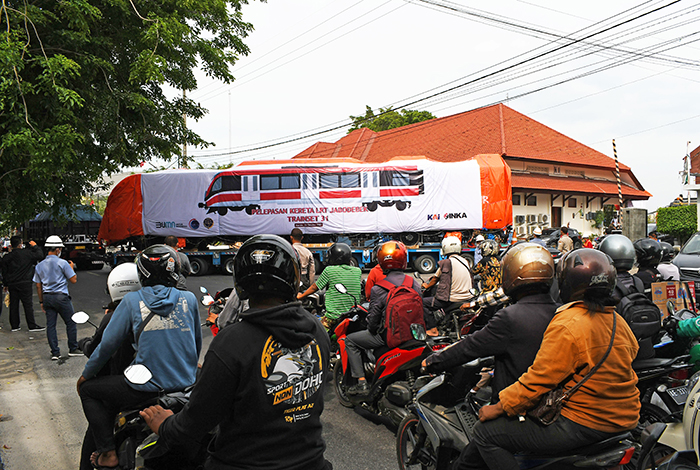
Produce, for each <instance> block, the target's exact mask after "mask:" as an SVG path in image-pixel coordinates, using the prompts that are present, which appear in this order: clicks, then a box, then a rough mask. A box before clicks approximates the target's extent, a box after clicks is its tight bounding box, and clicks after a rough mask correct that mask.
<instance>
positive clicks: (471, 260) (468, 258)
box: [460, 253, 474, 269]
mask: <svg viewBox="0 0 700 470" xmlns="http://www.w3.org/2000/svg"><path fill="white" fill-rule="evenodd" d="M460 256H461V257H462V258H464V259H465V260H466V261H467V265H468V266H469V269H472V268H473V267H474V255H473V254H471V253H462V254H461V255H460Z"/></svg>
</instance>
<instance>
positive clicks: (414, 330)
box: [411, 323, 428, 341]
mask: <svg viewBox="0 0 700 470" xmlns="http://www.w3.org/2000/svg"><path fill="white" fill-rule="evenodd" d="M411 334H412V335H413V338H414V339H417V340H418V341H425V340H426V339H428V335H427V333H426V332H425V327H424V326H423V325H421V324H420V323H411Z"/></svg>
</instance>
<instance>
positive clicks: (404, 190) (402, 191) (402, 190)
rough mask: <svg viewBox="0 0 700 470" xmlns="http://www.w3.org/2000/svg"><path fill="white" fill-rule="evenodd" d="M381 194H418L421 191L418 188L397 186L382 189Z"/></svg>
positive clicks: (384, 195) (385, 195)
mask: <svg viewBox="0 0 700 470" xmlns="http://www.w3.org/2000/svg"><path fill="white" fill-rule="evenodd" d="M379 195H380V196H383V197H387V196H418V195H420V192H419V190H418V188H396V189H380V190H379Z"/></svg>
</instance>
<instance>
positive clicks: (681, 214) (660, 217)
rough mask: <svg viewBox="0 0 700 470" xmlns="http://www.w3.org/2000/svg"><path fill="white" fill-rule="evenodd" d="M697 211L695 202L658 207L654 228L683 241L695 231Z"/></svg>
mask: <svg viewBox="0 0 700 470" xmlns="http://www.w3.org/2000/svg"><path fill="white" fill-rule="evenodd" d="M697 227H698V213H697V207H696V206H695V204H692V205H688V206H677V207H660V208H659V210H658V211H657V212H656V230H657V231H658V232H661V233H667V234H669V235H673V236H674V237H676V238H678V239H680V240H681V241H682V242H683V243H685V241H686V240H687V239H688V238H690V236H691V235H692V234H694V233H695V232H696V231H697V229H698V228H697Z"/></svg>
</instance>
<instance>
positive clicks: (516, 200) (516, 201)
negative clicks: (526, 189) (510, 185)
mask: <svg viewBox="0 0 700 470" xmlns="http://www.w3.org/2000/svg"><path fill="white" fill-rule="evenodd" d="M513 205H514V206H519V205H520V194H513Z"/></svg>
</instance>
